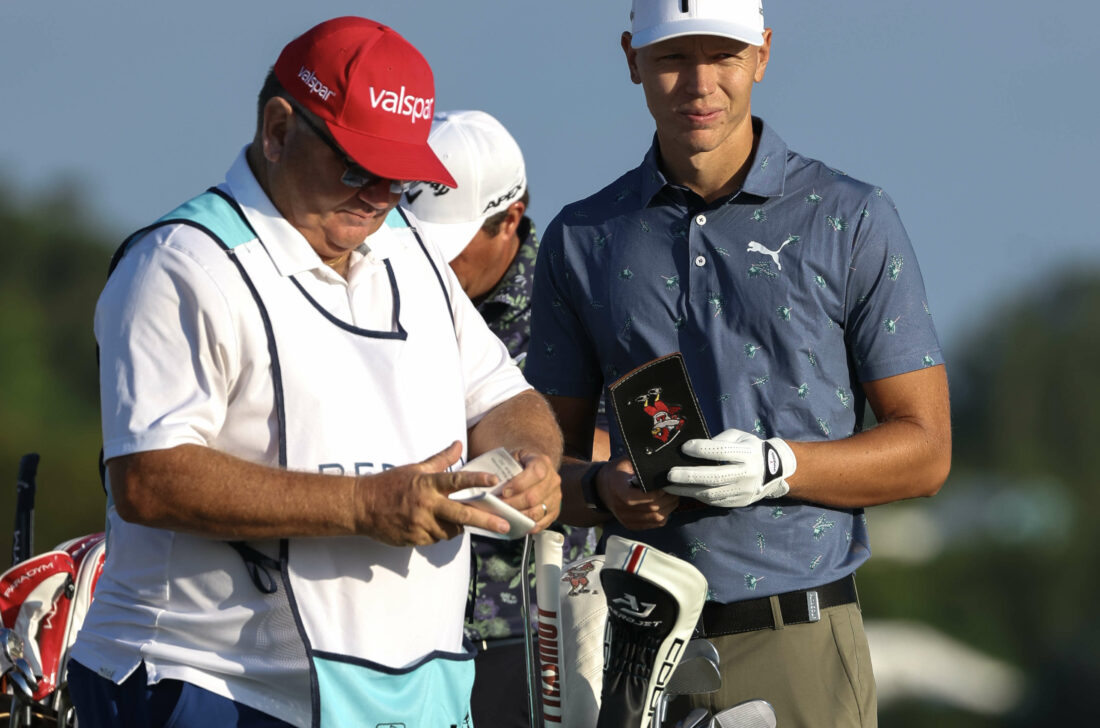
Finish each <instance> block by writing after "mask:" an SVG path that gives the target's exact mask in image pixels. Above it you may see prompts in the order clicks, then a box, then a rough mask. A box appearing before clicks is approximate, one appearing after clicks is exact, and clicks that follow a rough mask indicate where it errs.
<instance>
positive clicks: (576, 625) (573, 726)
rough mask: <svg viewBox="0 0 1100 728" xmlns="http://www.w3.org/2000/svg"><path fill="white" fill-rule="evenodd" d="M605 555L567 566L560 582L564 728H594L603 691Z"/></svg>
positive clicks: (605, 612)
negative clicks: (603, 581)
mask: <svg viewBox="0 0 1100 728" xmlns="http://www.w3.org/2000/svg"><path fill="white" fill-rule="evenodd" d="M603 564H604V557H603V555H596V556H589V557H587V558H583V559H580V560H578V561H574V562H572V563H570V564H566V565H565V566H564V567H563V568H562V572H561V578H560V579H559V581H560V595H561V596H560V604H561V653H562V665H563V666H564V670H563V676H562V682H563V690H562V692H563V694H564V710H563V712H562V721H561V725H562V728H592V726H594V725H596V720H597V719H598V717H599V714H600V691H601V690H602V689H603V635H604V626H605V624H606V622H607V602H606V601H605V600H604V598H603V588H602V587H601V585H600V571H601V570H602V569H603Z"/></svg>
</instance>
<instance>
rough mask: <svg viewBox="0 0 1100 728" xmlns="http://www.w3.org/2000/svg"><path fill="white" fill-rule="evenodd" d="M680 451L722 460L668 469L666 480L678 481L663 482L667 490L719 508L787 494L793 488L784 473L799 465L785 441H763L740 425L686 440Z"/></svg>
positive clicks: (774, 438) (793, 469)
mask: <svg viewBox="0 0 1100 728" xmlns="http://www.w3.org/2000/svg"><path fill="white" fill-rule="evenodd" d="M680 451H681V452H683V453H684V454H685V455H690V456H691V457H696V458H703V459H706V460H716V461H718V462H720V463H723V464H722V465H692V466H680V467H675V468H672V469H671V470H669V471H668V479H669V481H670V482H672V483H675V484H676V485H667V486H665V492H667V493H673V494H675V495H681V496H687V497H688V498H694V499H695V500H698V501H701V502H703V503H706V504H707V505H708V506H718V507H719V508H740V507H741V506H747V505H749V504H750V503H755V502H756V501H758V500H760V499H761V498H778V497H780V496H784V495H786V494H787V493H788V492H789V491H790V489H791V487H790V486H789V485H787V481H786V478H789V477H790V476H791V475H793V474H794V471H795V468H796V467H797V463H796V462H795V459H794V452H793V451H792V450H791V446H790V445H788V444H787V443H785V442H784V441H783V440H780V439H779V438H778V437H773V438H771V439H770V440H761V439H760V438H759V437H757V436H756V435H753V434H752V433H749V432H744V431H742V430H726V431H725V432H723V433H721V434H719V435H716V436H715V437H713V438H711V439H710V440H688V441H687V442H685V443H684V444H683V446H682V447H681V448H680Z"/></svg>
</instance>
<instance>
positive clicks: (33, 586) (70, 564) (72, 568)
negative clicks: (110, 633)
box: [0, 533, 105, 724]
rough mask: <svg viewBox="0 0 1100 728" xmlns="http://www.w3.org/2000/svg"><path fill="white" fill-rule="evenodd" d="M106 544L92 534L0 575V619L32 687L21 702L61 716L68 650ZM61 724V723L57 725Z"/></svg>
mask: <svg viewBox="0 0 1100 728" xmlns="http://www.w3.org/2000/svg"><path fill="white" fill-rule="evenodd" d="M104 546H105V543H104V538H103V534H102V533H95V534H91V535H88V536H83V537H81V538H76V539H72V540H70V541H66V542H65V543H63V544H60V545H59V546H58V547H57V548H56V549H55V550H52V551H47V552H45V553H42V554H39V555H37V556H33V557H31V558H29V559H27V560H25V561H21V562H19V563H18V564H16V565H15V566H13V567H11V568H10V569H8V570H7V571H5V572H4V573H3V574H2V575H0V617H2V619H3V626H4V627H5V628H8V629H11V630H13V631H14V632H15V633H16V634H17V635H18V636H19V637H20V638H21V639H22V642H23V654H24V658H25V659H26V661H27V663H28V664H29V665H30V668H31V670H32V671H33V673H34V676H35V678H36V682H35V683H34V684H33V685H32V686H31V689H32V691H33V692H32V693H31V695H24V696H21V697H22V698H23V699H25V700H27V701H29V702H31V703H35V704H37V707H41V708H47V709H49V710H51V711H62V710H63V709H64V707H65V705H64V704H65V700H64V698H63V696H62V695H61V694H60V689H61V688H63V687H64V686H65V668H66V667H67V666H68V660H69V648H70V647H71V646H72V644H73V642H75V641H76V634H77V632H78V631H79V630H80V625H81V624H83V622H84V615H85V614H87V612H88V605H89V604H90V603H91V600H92V593H93V592H94V590H95V585H96V582H97V581H98V579H99V575H100V573H102V571H103V559H104ZM59 724H60V722H59Z"/></svg>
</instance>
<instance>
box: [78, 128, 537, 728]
mask: <svg viewBox="0 0 1100 728" xmlns="http://www.w3.org/2000/svg"><path fill="white" fill-rule="evenodd" d="M223 189H225V190H226V191H227V192H228V193H229V194H230V195H231V196H232V197H233V198H234V199H235V200H236V201H237V202H238V204H239V205H240V206H241V208H242V209H243V211H244V213H245V216H246V218H247V220H248V222H249V224H250V225H251V226H252V227H253V229H254V230H255V231H256V233H257V234H258V236H259V238H260V239H261V240H262V241H263V244H264V247H265V248H266V249H267V251H268V253H269V254H270V255H271V258H272V260H273V262H274V264H275V267H276V268H277V270H278V272H279V274H281V275H283V276H290V275H296V278H297V280H298V281H299V282H300V283H301V284H302V286H303V288H305V290H306V291H307V292H308V294H309V295H310V296H311V297H313V298H314V299H315V300H316V301H317V302H318V303H319V304H320V305H321V306H322V307H323V308H325V309H326V310H328V311H330V312H332V313H333V314H334V315H335V316H336V317H338V318H340V319H343V320H344V321H348V322H350V323H352V324H354V325H355V326H358V327H361V328H364V329H371V330H388V329H389V328H390V326H391V324H392V321H393V317H394V300H393V297H392V290H391V286H390V284H389V279H388V274H387V270H386V265H385V261H386V259H387V258H390V257H391V256H396V255H398V254H399V253H403V252H406V251H404V248H405V247H406V246H408V245H410V240H411V236H408V235H405V236H401V235H397V234H395V232H394V231H393V230H391V229H390V228H388V227H385V226H383V227H382V228H381V229H380V230H379V231H378V232H376V233H375V234H374V235H372V236H370V238H369V239H368V240H367V241H366V243H365V244H364V245H363V246H361V247H360V248H359V250H357V251H355V252H353V253H352V259H351V265H350V270H349V273H348V277H347V279H345V278H343V277H341V276H339V275H338V274H336V273H335V272H334V271H332V270H331V269H330V268H329V267H328V266H326V265H325V264H324V263H323V262H322V261H321V260H320V258H318V256H317V254H316V253H315V252H314V251H313V249H312V248H311V247H310V246H309V244H308V242H307V241H306V240H305V239H304V238H303V237H302V236H301V235H300V234H299V233H298V232H297V230H295V229H294V228H293V227H292V226H291V225H290V224H289V223H288V222H287V221H286V220H284V219H283V218H282V217H281V216H280V215H279V213H278V211H277V210H276V209H275V207H274V206H273V205H272V203H271V202H270V200H269V199H268V198H267V196H266V194H265V193H264V192H263V190H262V189H261V188H260V186H259V184H258V183H257V182H256V180H255V178H254V176H253V175H252V173H251V170H250V169H249V167H248V164H247V161H246V160H245V154H244V150H242V152H241V154H240V155H239V156H238V158H237V160H236V161H235V162H234V164H233V166H232V167H231V168H230V170H229V172H228V173H227V175H226V182H225V185H223ZM410 222H411V223H412V224H413V225H414V226H415V222H416V221H415V219H410ZM195 236H199V237H205V234H204V233H202V232H201V231H199V230H197V229H195V228H193V227H190V226H185V225H170V226H164V227H160V228H157V229H155V230H154V231H152V232H150V233H149V234H147V235H145V236H144V237H143V238H142V239H141V240H138V241H136V242H135V244H134V245H133V247H132V248H131V250H130V251H129V252H128V253H127V254H126V255H125V256H124V257H123V258H122V261H121V262H120V264H119V266H118V268H117V269H116V270H115V272H114V273H113V274H112V276H111V278H110V280H109V281H108V283H107V286H106V287H105V289H104V291H103V294H102V295H101V297H100V299H99V302H98V305H97V308H96V316H95V332H96V339H97V341H98V342H99V346H100V362H101V363H100V382H101V385H100V386H101V401H102V417H103V433H104V454H105V457H106V458H107V459H110V458H112V457H118V456H120V455H126V454H130V453H135V452H142V451H148V450H158V449H165V448H171V447H175V446H178V445H183V444H196V445H204V446H208V447H212V448H215V449H217V450H219V451H222V452H226V453H229V454H232V455H235V456H238V457H241V458H244V459H247V460H250V461H253V462H259V463H265V464H270V465H275V464H276V463H277V461H278V441H277V421H276V417H275V413H274V410H273V407H272V403H273V400H274V393H273V387H272V377H271V372H270V364H271V361H270V355H269V353H268V341H267V337H266V335H265V331H264V327H263V325H262V321H261V318H260V315H259V312H258V308H257V305H256V303H255V301H254V299H253V298H252V295H251V294H250V292H249V290H248V288H247V287H246V285H245V283H244V280H243V279H242V277H241V275H240V273H239V272H238V270H237V269H236V267H235V266H234V265H233V263H232V262H231V261H230V259H229V257H228V256H227V255H226V253H225V251H224V250H222V249H221V248H220V247H219V246H218V245H216V244H213V243H212V242H210V241H209V240H205V241H202V242H203V243H205V244H195V243H196V241H195V240H194V237H195ZM428 242H429V244H428V246H427V248H428V250H429V252H430V254H431V256H432V259H433V261H434V262H435V263H436V268H437V270H438V271H439V272H440V274H441V276H442V282H443V285H444V288H445V289H446V291H447V293H448V296H449V299H450V302H451V311H452V314H453V318H454V329H455V332H456V336H457V341H458V347H459V352H460V357H461V367H462V379H463V382H464V387H465V410H466V420H467V425H468V426H473V425H474V424H475V423H476V422H477V421H478V420H480V419H481V417H482V416H484V415H485V413H486V412H488V411H489V410H490V409H492V408H493V407H494V406H496V405H498V404H500V403H502V402H504V401H505V400H507V399H509V398H510V397H512V396H514V395H516V394H518V393H520V392H522V391H524V390H526V389H529V386H528V385H527V383H526V381H525V380H524V379H523V376H522V374H521V373H520V371H519V370H518V368H516V367H515V366H514V365H513V364H512V362H511V359H510V357H509V355H508V352H507V350H506V348H505V347H504V345H503V344H502V343H501V342H500V341H499V339H497V338H496V336H494V335H493V334H492V332H490V331H489V329H488V328H487V327H486V326H485V324H484V321H483V320H482V318H481V316H480V315H479V314H478V313H477V311H476V309H475V308H474V307H473V305H472V304H471V303H470V302H469V300H468V299H467V298H466V296H465V295H464V294H463V292H462V289H461V286H460V285H459V283H458V281H457V280H456V279H455V277H454V275H453V273H452V272H451V270H450V267H449V266H448V265H447V264H446V262H445V261H444V260H443V258H442V256H440V255H439V253H438V251H437V250H436V249H435V248H434V246H432V245H431V244H430V241H428ZM412 244H415V242H413V243H412ZM420 254H421V255H422V253H420ZM424 285H425V286H433V287H435V288H436V289H438V287H439V285H440V283H439V281H437V280H435V279H434V278H433V279H432V280H425V281H424ZM404 293H405V294H406V295H405V296H404V297H403V299H402V302H401V305H402V306H415V305H417V304H416V300H415V297H410V296H409V295H408V293H409V292H404ZM410 298H411V300H410ZM441 315H446V312H445V311H441ZM305 345H308V343H307V344H305ZM432 364H433V362H431V361H423V362H408V366H411V367H416V366H422V367H423V371H422V372H421V374H420V375H419V376H421V377H425V378H426V377H431V376H432ZM414 374H415V373H414ZM356 376H369V372H363V373H354V374H347V375H344V378H340V377H338V376H332V375H331V374H330V373H323V374H322V375H321V376H320V377H319V378H318V387H321V388H323V387H331V388H332V396H334V397H339V396H340V387H343V386H354V381H355V377H356ZM445 444H446V443H444V445H445ZM394 464H396V465H400V464H403V463H394ZM226 487H227V488H228V487H232V484H231V483H227V484H226ZM107 520H108V529H109V535H108V557H107V565H106V568H105V570H104V573H103V576H102V577H101V579H100V580H99V583H98V585H97V589H96V595H95V600H94V602H93V605H92V608H91V611H90V612H89V614H88V617H87V619H86V620H85V623H84V629H83V630H82V631H81V634H80V638H79V639H78V641H77V644H76V646H75V647H74V650H73V658H74V659H76V660H77V661H79V662H81V663H82V664H84V665H85V666H87V667H89V668H91V669H93V670H96V671H97V672H98V673H99V674H101V675H103V676H105V677H108V678H110V679H112V680H115V681H116V682H118V681H121V680H123V679H125V677H126V676H128V675H129V674H130V673H131V672H132V671H133V670H134V669H135V668H136V667H137V666H138V665H139V664H140V662H141V661H142V660H144V661H145V664H146V669H147V671H148V674H149V679H150V681H151V682H157V681H159V680H161V679H164V678H172V679H181V680H186V681H188V682H191V683H194V684H196V685H199V686H201V687H204V688H206V689H208V690H212V691H214V692H216V693H218V694H221V695H225V696H227V697H231V698H232V699H234V700H237V701H240V702H242V703H245V704H248V705H251V706H253V707H255V708H257V709H259V710H262V711H264V712H267V713H270V714H271V715H274V716H276V717H278V718H281V719H282V720H286V721H288V722H290V723H293V724H295V725H301V726H307V725H309V721H310V710H309V708H310V705H309V699H310V695H309V675H308V664H307V660H306V655H305V652H304V649H303V648H302V645H301V641H300V639H299V635H298V632H297V630H296V628H295V625H294V623H293V618H292V616H291V615H290V613H289V612H288V611H286V610H285V609H283V608H282V606H281V605H282V604H283V601H282V600H277V599H273V598H272V597H270V596H267V595H264V594H263V593H261V592H260V591H259V590H258V589H256V587H255V586H254V585H253V584H252V582H251V580H250V578H249V575H248V573H247V571H246V570H245V568H244V564H243V562H242V561H241V558H240V557H239V556H238V555H237V553H236V552H235V551H233V550H232V549H231V548H230V547H229V546H228V545H227V544H226V543H225V541H223V540H221V539H209V538H204V537H200V536H194V535H191V534H184V533H178V532H174V531H168V530H164V529H155V528H147V527H144V526H138V525H135V524H130V523H126V522H124V521H122V520H121V519H120V518H119V517H118V515H117V513H116V512H115V510H114V507H113V504H111V503H110V502H109V503H108V512H107ZM253 545H254V546H256V547H259V548H260V549H261V550H263V551H264V552H265V553H268V554H272V555H275V554H277V553H278V550H277V546H276V544H275V543H274V542H271V543H255V544H253ZM395 639H399V636H398V635H395Z"/></svg>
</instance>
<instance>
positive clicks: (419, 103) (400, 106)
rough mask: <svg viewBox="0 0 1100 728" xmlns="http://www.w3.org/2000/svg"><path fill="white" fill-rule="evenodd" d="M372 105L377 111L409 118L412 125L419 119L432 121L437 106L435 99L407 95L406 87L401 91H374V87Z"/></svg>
mask: <svg viewBox="0 0 1100 728" xmlns="http://www.w3.org/2000/svg"><path fill="white" fill-rule="evenodd" d="M370 105H371V107H372V108H375V109H379V108H380V109H382V111H386V112H389V113H391V114H397V115H398V116H408V117H411V118H412V123H414V124H415V123H416V120H417V119H429V120H430V119H431V118H432V107H433V106H435V98H430V99H426V98H422V97H420V96H412V95H411V94H410V95H406V94H405V87H404V86H402V87H401V91H400V92H398V91H389V90H387V89H380V90H378V91H375V90H374V86H371V87H370Z"/></svg>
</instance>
